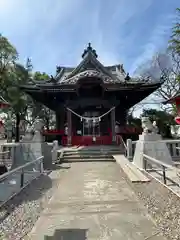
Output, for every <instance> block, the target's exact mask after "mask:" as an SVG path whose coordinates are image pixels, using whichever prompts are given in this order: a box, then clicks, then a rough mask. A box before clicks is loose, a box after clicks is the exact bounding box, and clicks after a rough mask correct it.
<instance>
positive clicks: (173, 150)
mask: <svg viewBox="0 0 180 240" xmlns="http://www.w3.org/2000/svg"><path fill="white" fill-rule="evenodd" d="M161 141H163V142H165V143H166V145H167V147H168V149H169V152H170V155H171V157H172V160H173V161H180V150H178V148H180V140H177V139H176V140H171V139H166V140H161ZM136 142H137V141H131V139H128V140H127V144H126V145H127V148H128V149H127V157H128V159H129V160H132V159H133V156H134V151H135V147H136ZM128 153H129V154H128Z"/></svg>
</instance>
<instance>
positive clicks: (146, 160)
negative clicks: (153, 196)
mask: <svg viewBox="0 0 180 240" xmlns="http://www.w3.org/2000/svg"><path fill="white" fill-rule="evenodd" d="M143 157H144V170H145V171H147V172H148V163H150V166H152V164H155V165H157V166H158V167H159V166H160V167H161V169H162V176H163V183H164V184H166V183H167V177H166V169H171V170H174V171H175V172H177V168H175V167H174V166H172V165H169V164H167V163H163V162H162V161H159V160H157V159H155V158H153V157H150V156H148V155H146V154H143ZM150 168H151V167H150Z"/></svg>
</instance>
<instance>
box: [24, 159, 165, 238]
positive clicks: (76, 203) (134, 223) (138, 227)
mask: <svg viewBox="0 0 180 240" xmlns="http://www.w3.org/2000/svg"><path fill="white" fill-rule="evenodd" d="M64 165H65V166H67V165H69V166H70V168H69V169H67V170H66V171H65V172H64V173H63V174H64V176H63V177H62V180H61V182H60V185H59V188H58V189H57V191H56V192H55V194H54V196H53V198H52V199H51V200H50V202H49V204H48V206H47V209H46V210H45V211H44V212H43V213H42V215H41V217H40V219H39V220H38V221H37V223H36V225H35V227H34V228H33V230H32V232H31V233H30V234H29V237H28V238H27V239H32V240H44V239H47V240H48V239H49V240H55V239H63V240H85V239H88V240H125V239H126V240H145V239H149V240H165V238H164V237H162V236H160V234H156V233H158V230H157V228H156V226H155V224H154V222H153V221H152V219H151V217H150V216H149V215H148V214H147V211H146V209H145V208H144V207H143V206H141V204H140V202H139V201H138V200H137V198H136V195H135V194H134V192H133V191H132V190H131V189H130V187H129V186H128V184H127V182H126V181H125V180H124V179H123V178H122V177H121V174H120V168H119V166H118V165H117V164H116V163H112V162H80V163H72V164H71V165H70V164H64ZM150 236H151V237H150Z"/></svg>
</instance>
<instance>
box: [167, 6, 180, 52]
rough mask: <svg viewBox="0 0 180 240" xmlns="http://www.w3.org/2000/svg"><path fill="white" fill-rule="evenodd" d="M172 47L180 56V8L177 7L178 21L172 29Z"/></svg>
mask: <svg viewBox="0 0 180 240" xmlns="http://www.w3.org/2000/svg"><path fill="white" fill-rule="evenodd" d="M169 47H170V49H171V50H172V51H173V52H174V53H176V54H178V55H179V56H180V8H177V22H176V23H175V25H174V27H173V29H172V36H171V40H170V46H169Z"/></svg>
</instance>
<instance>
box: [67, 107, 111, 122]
mask: <svg viewBox="0 0 180 240" xmlns="http://www.w3.org/2000/svg"><path fill="white" fill-rule="evenodd" d="M114 109H115V107H112V108H111V109H109V110H108V111H107V112H106V113H104V114H102V115H101V116H99V117H84V116H81V115H79V114H78V113H76V112H74V111H73V110H72V109H70V108H68V107H67V110H68V111H70V112H71V113H73V114H74V115H76V116H77V117H79V118H80V119H81V121H82V120H85V121H91V120H93V122H95V121H101V118H103V117H104V116H106V115H107V114H108V113H110V112H111V111H112V110H114Z"/></svg>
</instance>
